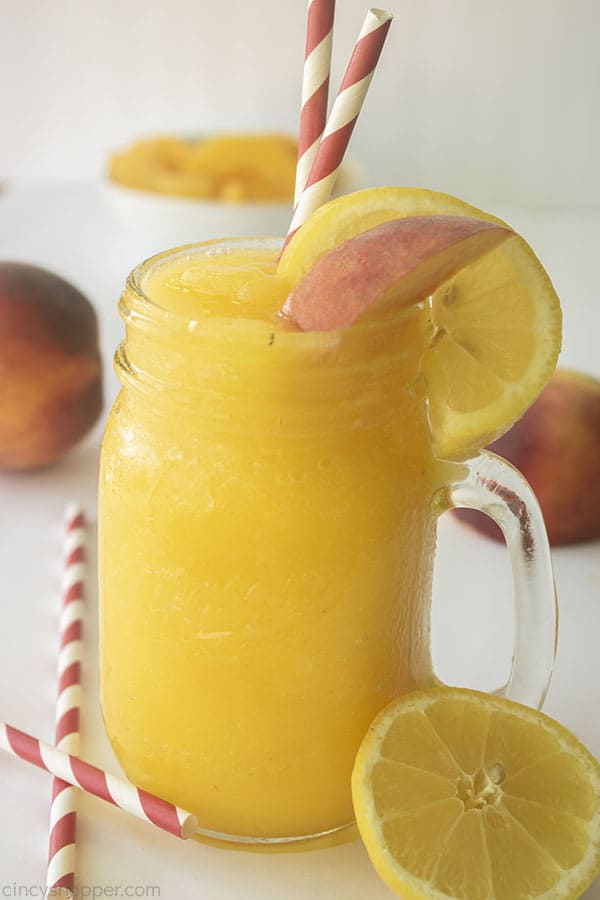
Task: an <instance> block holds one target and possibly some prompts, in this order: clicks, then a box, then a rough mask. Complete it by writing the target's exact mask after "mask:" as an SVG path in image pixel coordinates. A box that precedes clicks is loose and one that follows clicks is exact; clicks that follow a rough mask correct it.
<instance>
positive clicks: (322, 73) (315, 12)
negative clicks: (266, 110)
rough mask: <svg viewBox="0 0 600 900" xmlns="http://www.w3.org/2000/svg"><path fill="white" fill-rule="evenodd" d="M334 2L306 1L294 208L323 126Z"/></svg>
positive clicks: (328, 0) (327, 88)
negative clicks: (306, 11) (306, 15)
mask: <svg viewBox="0 0 600 900" xmlns="http://www.w3.org/2000/svg"><path fill="white" fill-rule="evenodd" d="M334 11H335V0H308V17H307V22H306V46H305V50H304V70H303V75H302V105H301V109H300V129H299V133H298V164H297V166H296V193H295V197H294V206H295V205H296V204H297V203H298V200H299V199H300V195H301V194H302V191H303V190H304V186H305V184H306V181H307V179H308V176H309V174H310V170H311V167H312V164H313V162H314V158H315V155H316V153H317V148H318V146H319V141H320V139H321V135H322V134H323V130H324V128H325V123H326V121H327V97H328V93H329V75H330V69H331V44H332V37H333V16H334Z"/></svg>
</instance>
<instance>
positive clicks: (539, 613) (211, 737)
mask: <svg viewBox="0 0 600 900" xmlns="http://www.w3.org/2000/svg"><path fill="white" fill-rule="evenodd" d="M279 246H280V243H279V242H274V241H271V242H265V241H258V240H252V241H250V240H249V241H233V242H210V243H208V244H199V245H195V246H192V247H186V248H181V249H179V250H174V251H169V252H167V253H164V254H161V255H159V256H157V257H154V258H153V259H151V260H149V261H147V262H146V263H144V264H142V265H141V266H140V267H138V268H137V269H136V270H135V271H134V272H133V273H132V275H131V276H130V278H129V280H128V284H127V288H126V291H125V293H124V295H123V298H122V301H121V314H122V316H123V318H124V320H125V323H126V331H127V336H126V341H125V342H124V343H123V344H122V345H121V346H120V348H119V349H118V351H117V355H116V366H117V371H118V374H119V377H120V379H121V382H122V385H123V387H122V390H121V393H120V395H119V397H118V399H117V401H116V403H115V405H114V408H113V411H112V413H111V416H110V419H109V422H108V425H107V430H106V435H105V440H104V445H103V452H102V463H101V475H100V521H99V525H100V603H101V692H102V708H103V715H104V721H105V726H106V730H107V733H108V736H109V738H110V741H111V743H112V746H113V748H114V750H115V752H116V755H117V757H118V758H119V760H120V762H121V763H122V765H123V767H124V769H125V772H126V773H127V775H128V777H129V778H131V780H132V781H134V782H135V783H136V784H138V785H140V786H141V787H143V788H145V789H147V790H149V791H152V792H153V793H156V794H159V795H161V796H163V797H165V798H167V799H169V800H171V801H173V802H175V803H177V804H179V805H180V806H182V807H184V808H187V809H190V810H191V811H193V812H195V813H196V814H197V816H198V819H199V822H200V824H201V826H202V830H201V833H203V834H205V835H212V836H215V835H217V836H222V837H226V838H228V839H231V840H238V841H259V842H265V841H267V842H269V841H273V842H285V841H289V840H296V839H300V838H305V837H308V836H316V835H320V834H324V833H327V832H331V831H334V830H337V829H338V828H341V827H344V826H345V825H347V824H349V823H350V822H351V821H352V819H353V813H352V805H351V795H350V773H351V770H352V765H353V761H354V756H355V754H356V751H357V749H358V746H359V744H360V742H361V740H362V738H363V736H364V734H365V733H366V730H367V728H368V726H369V724H370V722H371V721H372V719H373V718H374V716H375V715H376V713H377V712H378V711H379V710H380V709H381V708H382V707H383V706H384V705H385V704H386V703H387V702H388V701H390V700H391V699H392V698H393V697H395V696H397V695H399V694H401V693H404V692H406V691H409V690H412V689H415V688H422V687H427V686H431V685H434V684H435V683H436V681H435V677H434V674H433V669H432V662H431V654H430V634H429V632H430V624H429V622H430V605H431V579H432V568H433V559H434V549H435V531H436V520H437V517H438V515H439V514H440V512H442V511H444V510H445V509H448V508H449V507H451V506H470V507H476V508H480V509H482V510H483V511H485V512H487V513H488V514H489V515H491V516H492V517H493V518H495V519H496V521H498V523H499V524H500V525H501V527H502V528H503V530H504V532H505V536H506V537H507V542H508V544H509V550H510V553H511V559H512V563H513V571H514V574H515V582H516V595H517V634H516V644H515V654H514V659H513V669H512V673H511V677H510V679H509V683H508V685H507V687H506V689H505V692H506V693H507V695H508V696H511V697H513V698H514V699H517V700H520V701H522V702H525V703H529V704H532V705H541V703H542V701H543V698H544V695H545V691H546V688H547V683H548V680H549V676H550V671H551V667H552V663H553V658H554V646H555V628H556V613H555V597H554V588H553V581H552V573H551V567H550V560H549V553H548V547H547V540H546V537H545V532H544V527H543V523H542V521H541V518H540V513H539V509H538V507H537V504H536V501H535V499H534V498H533V496H532V495H531V492H530V490H529V488H528V487H527V485H526V484H525V482H524V481H523V480H522V479H521V477H520V476H519V475H518V474H517V473H516V472H515V471H514V470H513V469H512V468H511V467H510V466H508V464H506V463H504V462H502V461H501V460H499V459H498V458H496V457H494V456H492V455H490V454H481V455H480V456H479V457H478V458H476V459H474V460H468V461H467V462H461V463H450V462H444V461H442V460H439V459H436V457H435V455H434V453H433V450H432V446H431V439H430V434H429V429H428V422H427V403H426V395H425V389H424V385H423V383H422V381H421V378H420V376H419V360H420V356H421V352H422V349H423V345H424V342H425V340H426V337H427V328H428V319H427V309H426V308H425V306H424V305H418V306H415V307H412V308H410V309H408V310H404V311H403V312H402V313H400V314H397V315H396V316H395V317H394V318H391V319H388V320H387V321H386V322H383V323H382V322H368V323H364V324H360V323H359V324H356V325H354V326H352V328H349V329H346V330H345V331H337V332H320V333H301V332H297V331H292V330H290V329H285V328H284V327H281V326H278V325H276V324H274V323H273V322H272V321H261V320H260V318H256V317H254V318H253V317H252V316H250V317H246V316H245V315H240V313H239V311H238V313H237V316H234V317H232V316H229V317H228V315H227V314H220V315H211V316H206V317H204V318H202V320H201V321H200V322H198V321H197V320H196V319H195V318H194V315H193V312H191V309H193V306H192V307H191V308H188V309H187V311H186V309H178V310H177V309H173V308H167V306H164V305H161V303H160V302H156V301H157V297H156V285H157V284H160V282H161V279H162V280H163V281H165V280H168V278H169V277H170V273H171V272H173V271H178V270H181V267H182V266H187V267H192V268H193V266H194V265H195V264H196V263H202V262H203V261H206V257H207V255H210V256H211V257H212V262H211V266H212V269H213V272H214V269H215V266H216V267H217V269H218V266H219V259H220V256H219V254H220V253H224V254H226V253H228V252H230V251H232V250H233V252H235V253H238V254H240V253H241V254H242V255H243V254H245V253H246V254H248V258H249V259H253V258H254V255H255V254H256V253H259V254H264V253H269V254H271V256H275V255H276V253H277V250H278V248H279Z"/></svg>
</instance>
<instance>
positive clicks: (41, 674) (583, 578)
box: [0, 181, 600, 900]
mask: <svg viewBox="0 0 600 900" xmlns="http://www.w3.org/2000/svg"><path fill="white" fill-rule="evenodd" d="M495 212H496V213H498V214H499V215H501V216H503V217H504V218H506V219H508V221H510V222H511V224H513V225H514V227H516V228H517V230H519V231H521V233H523V234H524V235H525V236H526V237H527V238H528V240H529V241H530V243H531V244H532V245H533V246H534V248H535V250H536V252H537V253H538V255H539V256H540V258H541V259H542V261H543V262H544V264H545V265H546V267H547V268H548V270H549V272H550V275H551V277H552V278H553V280H554V282H555V285H556V287H557V289H558V292H559V294H560V295H561V298H562V300H563V306H564V310H565V339H564V350H563V355H562V362H563V364H565V365H570V366H576V367H578V368H580V369H582V370H584V371H587V372H589V373H591V374H595V375H597V376H600V355H599V354H598V350H597V345H596V336H597V335H598V334H600V300H599V298H598V293H597V268H598V249H599V248H600V215H599V216H598V217H597V218H594V217H593V216H589V215H588V216H584V215H577V214H576V213H563V214H560V213H553V214H548V213H546V214H541V213H537V214H536V213H534V212H531V211H529V212H527V211H523V210H514V209H512V210H509V209H497V210H495ZM153 249H155V248H153V247H151V246H147V245H144V241H143V240H141V239H139V237H137V238H134V237H132V235H128V234H127V233H126V231H125V230H124V229H123V228H121V227H120V226H119V224H118V223H117V222H116V221H115V220H114V219H113V218H112V214H111V212H110V209H109V208H108V207H107V206H106V205H105V203H104V195H103V191H102V187H101V185H100V184H98V183H96V182H93V181H82V182H71V183H34V182H23V183H17V184H15V185H9V186H5V189H4V191H2V192H0V259H19V260H23V261H27V262H32V263H36V264H38V265H43V266H47V267H49V268H51V269H52V270H54V271H56V272H58V273H60V274H62V275H64V276H65V277H67V278H69V279H70V280H72V281H74V282H75V284H77V285H78V286H79V287H80V288H82V289H83V290H84V291H85V292H86V293H87V294H88V296H89V297H90V298H91V300H92V301H93V303H94V304H95V307H96V309H97V311H98V314H99V317H100V323H101V340H102V351H103V355H104V362H105V370H106V394H107V407H108V404H109V403H110V401H111V400H112V397H113V396H114V394H115V392H116V389H117V383H116V378H115V376H114V375H113V373H112V369H111V364H110V360H111V355H112V352H113V350H114V347H115V345H116V343H117V341H118V340H119V339H120V336H121V322H120V320H119V318H118V316H117V312H116V303H117V299H118V296H119V293H120V291H121V289H122V286H123V283H124V280H125V276H126V275H127V273H128V271H129V269H130V268H131V267H132V266H133V265H134V264H135V263H136V262H138V261H139V260H140V259H142V258H143V256H145V255H147V254H148V252H150V251H151V250H153ZM101 430H102V428H101V424H100V425H99V426H98V427H97V428H96V429H95V430H94V432H93V433H92V434H91V435H90V436H89V437H88V438H87V439H86V440H85V441H84V443H83V444H82V445H80V447H78V448H77V449H76V450H75V451H73V452H72V453H71V454H70V455H69V456H68V457H67V458H65V459H64V460H63V461H62V462H61V463H60V464H58V465H57V466H55V467H53V468H51V469H48V470H46V471H42V472H39V473H33V474H28V475H19V476H16V475H0V574H1V579H2V591H1V597H2V599H1V601H0V720H4V721H7V722H9V723H11V724H13V725H15V726H17V727H20V728H22V729H24V730H26V731H29V732H31V733H32V734H34V735H37V736H39V737H42V738H44V739H46V740H51V739H52V735H53V702H54V696H55V668H56V649H57V636H56V626H57V614H58V609H59V599H60V598H59V573H60V566H59V552H60V541H61V524H62V515H63V509H64V506H65V504H66V502H67V501H69V500H71V499H78V500H80V501H81V502H82V503H83V504H84V505H85V507H86V509H87V511H88V514H89V516H90V518H91V519H92V521H94V517H95V504H96V473H97V462H98V453H99V445H100V436H101ZM92 545H93V535H92ZM92 555H93V550H92ZM553 559H554V566H555V574H556V581H557V586H558V591H559V600H560V607H561V624H560V641H559V652H558V659H557V665H556V669H555V674H554V678H553V681H552V685H551V689H550V693H549V695H548V700H547V704H546V707H545V709H546V711H547V712H548V713H549V714H550V715H552V716H554V717H555V718H556V719H558V720H560V721H561V722H562V723H564V724H565V725H566V726H568V727H569V728H571V729H572V730H573V731H574V732H575V733H576V734H577V735H578V737H579V738H580V739H581V740H582V741H583V742H584V743H585V744H586V745H587V746H588V748H589V749H590V750H591V751H592V752H593V753H594V754H595V755H596V756H598V757H600V716H599V715H598V708H599V705H600V703H599V702H600V652H599V639H600V544H599V543H598V542H596V543H592V544H587V545H582V546H578V547H574V548H565V549H558V550H555V551H554V553H553ZM91 572H92V577H91V578H90V588H89V598H88V615H87V619H86V623H85V641H84V645H85V669H84V712H83V725H82V751H81V752H82V755H83V756H84V757H85V758H87V759H89V760H90V761H93V762H95V763H96V764H98V765H100V766H103V767H105V768H107V769H109V770H111V771H114V772H118V771H119V769H118V764H117V762H116V760H115V759H114V757H113V755H112V752H111V750H110V748H109V746H108V743H107V740H106V738H105V736H104V733H103V730H102V724H101V720H100V714H99V704H98V686H97V682H98V675H97V654H96V638H97V627H96V609H95V607H96V591H95V578H94V576H95V559H93V560H92V565H91ZM511 607H512V589H511V583H510V575H509V567H508V561H507V558H506V555H505V551H504V549H503V548H501V547H499V546H497V545H495V544H492V543H490V542H488V541H486V540H485V539H483V538H480V537H478V536H476V535H473V534H472V533H471V532H469V531H467V530H466V529H464V528H463V527H462V526H461V525H459V524H458V523H456V522H455V521H454V520H451V519H450V518H449V517H446V518H444V519H443V520H442V522H441V524H440V529H439V553H438V559H437V565H436V576H435V586H434V628H433V645H434V659H435V660H436V666H437V671H438V673H439V675H440V676H441V677H442V678H444V679H445V680H447V681H450V682H452V683H455V684H461V685H470V686H474V687H479V688H482V689H492V688H494V687H495V686H497V685H498V684H499V683H501V682H502V680H503V678H504V677H505V675H506V673H507V671H508V665H509V659H510V652H511V634H512V609H511ZM0 784H1V790H2V795H1V801H0V895H1V896H3V897H13V896H14V897H17V896H20V897H24V896H27V897H40V896H41V888H39V889H38V888H37V887H36V886H37V885H42V884H43V883H44V877H45V857H46V846H47V820H48V806H49V793H50V779H49V776H47V775H46V774H45V773H43V772H40V771H38V770H36V769H33V768H31V767H29V766H26V765H25V764H24V763H22V762H20V761H18V760H14V759H11V758H10V757H6V756H2V757H1V758H0ZM79 809H80V815H79V840H78V856H77V878H78V883H79V885H80V890H81V888H82V887H84V886H85V887H86V890H87V893H84V892H83V891H81V896H90V897H91V896H94V897H108V896H110V897H125V896H154V897H158V896H160V897H161V898H162V900H165V898H166V900H187V898H190V900H191V898H194V900H233V898H236V900H238V898H244V900H259V898H260V900H337V898H340V900H342V898H343V900H385V898H391V897H392V894H391V893H390V892H389V891H388V890H387V888H386V887H385V886H384V885H383V884H382V883H381V882H380V881H379V879H378V877H377V876H376V875H375V873H374V872H373V870H372V869H371V866H370V863H369V861H368V858H367V856H366V853H365V851H364V850H363V848H362V846H361V844H360V843H359V842H353V843H349V844H345V845H343V846H339V847H336V848H331V849H318V850H313V851H311V852H305V853H285V854H275V855H273V854H257V853H252V852H239V851H230V850H223V849H219V848H214V847H210V846H205V845H200V844H196V843H193V842H183V841H177V840H176V839H174V838H171V837H169V836H168V835H165V834H163V833H162V832H160V831H158V830H157V829H153V828H152V827H151V826H148V825H145V824H143V823H141V822H138V821H136V820H133V819H131V818H130V817H129V816H127V815H126V814H124V813H122V812H120V811H119V810H115V809H112V808H110V807H108V806H107V805H106V804H103V803H102V802H101V801H98V800H96V799H95V798H90V797H85V796H82V797H81V803H80V807H79ZM585 896H586V898H588V900H592V898H596V900H600V880H598V881H597V882H596V883H595V885H593V886H592V887H591V888H590V889H589V890H588V891H587V892H586V894H585Z"/></svg>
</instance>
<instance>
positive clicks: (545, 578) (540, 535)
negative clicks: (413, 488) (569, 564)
mask: <svg viewBox="0 0 600 900" xmlns="http://www.w3.org/2000/svg"><path fill="white" fill-rule="evenodd" d="M464 465H465V466H466V469H467V473H466V476H465V477H464V478H463V479H462V480H460V481H457V482H455V483H454V484H451V485H449V486H447V487H446V488H444V489H443V490H442V492H441V494H440V496H439V498H438V500H439V504H438V511H439V513H442V512H444V511H445V510H447V509H451V508H461V507H466V508H469V509H477V510H480V511H481V512H483V513H485V515H487V516H489V517H490V518H491V519H493V520H494V522H496V524H497V525H499V526H500V528H501V530H502V533H503V535H504V539H505V541H506V545H507V547H508V552H509V556H510V561H511V567H512V573H513V579H514V585H515V604H516V610H515V645H514V653H513V659H512V667H511V671H510V676H509V679H508V682H507V683H506V685H505V686H504V687H503V688H500V690H499V691H497V692H496V693H500V694H502V695H503V696H505V697H508V698H509V699H511V700H516V701H518V702H519V703H524V704H526V705H527V706H531V707H537V708H541V706H542V704H543V703H544V699H545V697H546V692H547V690H548V685H549V683H550V678H551V676H552V669H553V666H554V660H555V657H556V642H557V627H558V609H557V602H556V588H555V585H554V575H553V572H552V561H551V558H550V546H549V544H548V536H547V534H546V526H545V525H544V520H543V518H542V512H541V510H540V506H539V503H538V501H537V500H536V497H535V495H534V493H533V491H532V490H531V488H530V487H529V485H528V483H527V482H526V481H525V479H524V478H523V476H522V475H521V474H520V473H519V472H518V471H517V470H516V469H515V468H514V467H513V466H511V465H510V463H507V462H506V461H505V460H503V459H501V458H500V457H499V456H496V455H495V454H494V453H489V452H487V451H484V452H482V453H480V454H479V456H477V457H475V458H474V459H470V460H467V461H466V462H465V464H464Z"/></svg>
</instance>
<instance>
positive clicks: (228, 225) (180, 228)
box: [105, 181, 292, 253]
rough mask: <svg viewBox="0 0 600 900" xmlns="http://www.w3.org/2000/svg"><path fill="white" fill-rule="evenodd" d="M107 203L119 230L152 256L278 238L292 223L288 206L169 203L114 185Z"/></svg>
mask: <svg viewBox="0 0 600 900" xmlns="http://www.w3.org/2000/svg"><path fill="white" fill-rule="evenodd" d="M105 192H106V197H107V200H108V203H109V206H110V208H111V211H112V212H113V214H114V216H115V218H116V219H117V220H118V223H119V225H120V227H121V228H122V229H123V230H125V232H126V234H127V236H128V237H130V238H132V239H134V240H135V241H136V243H138V242H139V243H142V244H143V245H144V248H145V249H146V248H147V252H148V253H155V252H158V251H159V250H165V249H167V248H168V247H176V246H178V245H180V244H190V243H193V242H197V241H208V240H211V239H212V238H220V237H276V236H278V235H282V234H285V233H286V231H287V229H288V227H289V224H290V222H291V219H292V204H291V203H290V202H287V201H286V202H270V203H224V202H223V201H219V200H203V199H196V198H193V197H171V196H169V195H167V194H155V193H151V192H149V191H140V190H137V189H135V188H128V187H125V186H124V185H122V184H118V183H117V182H115V181H108V182H107V183H106V186H105Z"/></svg>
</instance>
